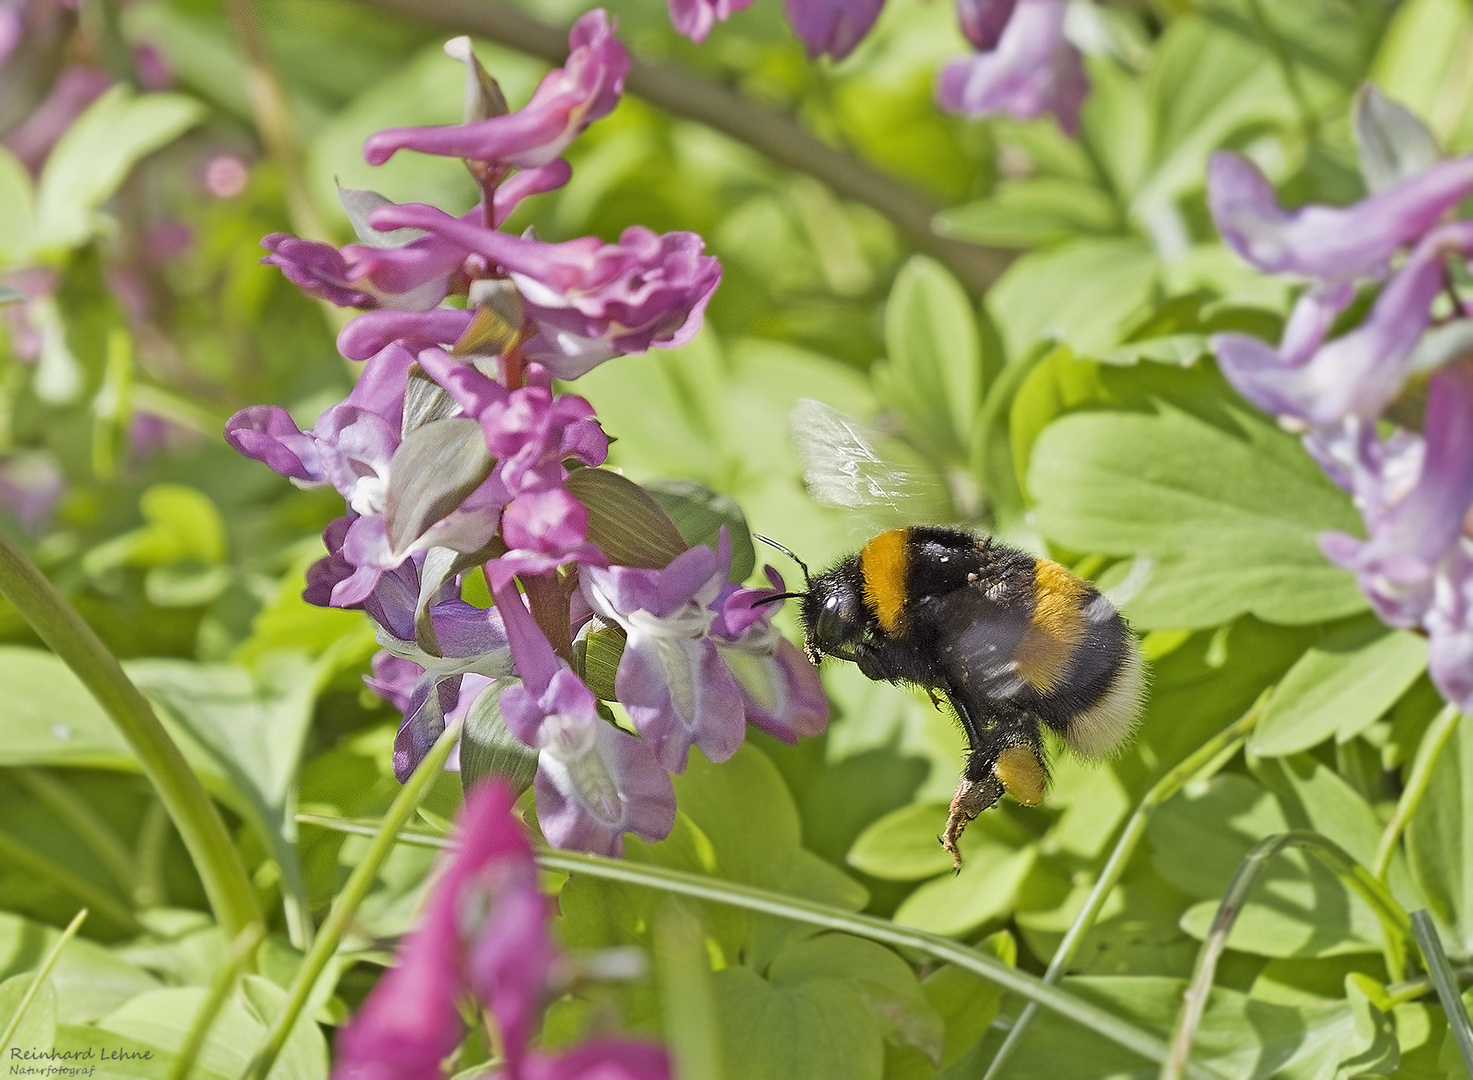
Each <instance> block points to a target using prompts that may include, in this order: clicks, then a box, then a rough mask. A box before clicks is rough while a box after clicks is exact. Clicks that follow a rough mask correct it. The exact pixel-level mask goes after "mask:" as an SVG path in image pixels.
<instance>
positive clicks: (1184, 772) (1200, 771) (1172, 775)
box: [983, 690, 1270, 1080]
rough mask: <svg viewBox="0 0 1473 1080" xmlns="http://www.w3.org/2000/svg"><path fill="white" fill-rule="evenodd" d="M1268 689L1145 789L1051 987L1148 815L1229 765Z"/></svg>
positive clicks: (1023, 1027)
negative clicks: (1191, 785)
mask: <svg viewBox="0 0 1473 1080" xmlns="http://www.w3.org/2000/svg"><path fill="white" fill-rule="evenodd" d="M1269 693H1270V691H1269V690H1265V691H1264V692H1263V693H1262V694H1260V695H1259V697H1258V700H1257V701H1255V702H1254V703H1253V705H1252V706H1251V707H1250V708H1249V709H1248V711H1247V712H1245V713H1244V714H1243V715H1242V716H1240V717H1238V719H1236V720H1234V721H1233V722H1232V723H1231V724H1229V725H1228V726H1227V727H1225V728H1223V729H1222V730H1221V731H1219V732H1218V733H1217V734H1216V735H1214V736H1213V737H1212V738H1210V739H1208V740H1207V741H1206V742H1205V743H1203V744H1202V745H1201V746H1200V747H1198V748H1197V750H1196V751H1194V752H1193V753H1192V754H1191V755H1190V756H1188V757H1187V758H1186V759H1185V760H1184V761H1182V762H1181V763H1180V764H1178V765H1177V766H1176V767H1175V768H1173V769H1171V770H1170V771H1169V772H1167V773H1166V775H1164V776H1163V777H1161V779H1159V780H1157V781H1156V783H1155V784H1153V785H1152V786H1151V790H1150V791H1148V792H1146V794H1145V796H1144V797H1143V798H1142V799H1141V801H1140V803H1139V804H1138V805H1137V806H1136V808H1135V813H1133V814H1132V815H1131V816H1130V820H1129V821H1127V822H1126V823H1125V828H1124V830H1123V831H1122V832H1121V833H1120V839H1119V840H1117V841H1115V848H1114V850H1113V851H1111V852H1110V858H1109V859H1107V860H1106V862H1105V866H1104V868H1103V869H1102V870H1101V871H1100V876H1099V878H1098V880H1096V881H1095V884H1094V888H1093V889H1091V890H1090V893H1089V896H1088V897H1087V898H1086V899H1085V901H1084V907H1082V908H1080V910H1079V914H1078V915H1076V916H1074V922H1073V923H1071V924H1070V926H1069V929H1068V931H1067V932H1066V933H1065V934H1064V940H1063V941H1061V942H1059V947H1058V948H1057V949H1056V950H1054V956H1053V959H1052V960H1050V961H1049V965H1048V970H1047V971H1045V972H1044V973H1043V981H1044V982H1046V983H1048V984H1049V985H1050V986H1054V985H1057V984H1058V982H1059V980H1060V979H1062V978H1063V977H1064V971H1065V970H1066V969H1067V968H1068V966H1069V964H1070V962H1071V961H1073V959H1074V955H1075V954H1076V953H1077V952H1078V951H1079V946H1080V945H1081V944H1083V942H1084V938H1085V935H1087V934H1088V933H1089V932H1090V930H1092V929H1093V928H1094V925H1095V920H1096V919H1098V918H1099V915H1100V912H1101V911H1102V910H1103V909H1104V906H1105V901H1106V900H1108V899H1109V897H1110V893H1111V892H1113V891H1114V889H1115V886H1116V885H1118V884H1120V879H1121V878H1122V877H1123V876H1124V875H1125V868H1126V867H1127V866H1128V865H1129V864H1130V860H1131V859H1132V858H1133V857H1134V855H1135V849H1136V848H1137V847H1138V846H1139V845H1140V842H1141V840H1142V838H1143V837H1144V836H1145V835H1146V825H1147V824H1148V823H1149V822H1150V820H1151V815H1152V814H1153V813H1154V812H1155V811H1156V808H1157V807H1158V806H1160V805H1162V804H1163V803H1165V802H1167V801H1168V800H1169V799H1171V798H1172V796H1174V795H1175V794H1176V793H1177V792H1178V791H1180V790H1181V789H1182V788H1183V787H1185V786H1186V785H1187V784H1189V783H1191V782H1192V781H1193V780H1199V779H1200V780H1205V779H1207V778H1208V777H1210V776H1212V775H1213V774H1215V773H1216V772H1217V770H1218V769H1220V768H1222V766H1223V765H1225V764H1226V763H1227V760H1228V758H1229V757H1230V756H1231V755H1232V754H1234V753H1236V752H1237V749H1238V747H1240V746H1241V745H1242V744H1243V741H1244V740H1245V739H1246V738H1247V737H1248V734H1249V732H1251V731H1252V730H1253V727H1254V725H1255V724H1257V723H1258V719H1259V717H1261V716H1262V715H1263V709H1264V706H1265V705H1266V704H1267V702H1268V698H1269ZM1038 1008H1039V1007H1038V1004H1037V1003H1036V1002H1032V1001H1030V1002H1029V1003H1028V1004H1027V1005H1026V1006H1024V1008H1023V1011H1022V1013H1020V1014H1019V1016H1018V1019H1017V1021H1016V1022H1015V1023H1014V1024H1013V1026H1012V1029H1011V1030H1010V1031H1009V1032H1008V1034H1007V1037H1006V1038H1004V1039H1003V1041H1002V1045H1001V1046H999V1047H998V1048H997V1053H996V1054H994V1055H993V1057H992V1063H991V1064H990V1065H988V1066H987V1072H986V1074H985V1075H984V1076H983V1080H995V1078H996V1077H997V1076H999V1075H1000V1074H1001V1072H1002V1069H1003V1066H1004V1065H1006V1064H1007V1062H1008V1059H1009V1058H1011V1057H1012V1056H1013V1052H1014V1051H1015V1050H1017V1048H1018V1044H1019V1043H1021V1042H1022V1041H1023V1036H1024V1035H1026V1034H1027V1033H1028V1029H1029V1028H1030V1027H1031V1026H1032V1025H1033V1021H1034V1019H1035V1018H1036V1017H1037V1016H1038Z"/></svg>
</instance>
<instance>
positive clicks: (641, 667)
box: [579, 532, 746, 773]
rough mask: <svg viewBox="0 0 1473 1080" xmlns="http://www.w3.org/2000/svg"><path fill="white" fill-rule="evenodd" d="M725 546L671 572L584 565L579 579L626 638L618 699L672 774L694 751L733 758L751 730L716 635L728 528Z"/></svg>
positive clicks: (674, 565)
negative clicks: (713, 630)
mask: <svg viewBox="0 0 1473 1080" xmlns="http://www.w3.org/2000/svg"><path fill="white" fill-rule="evenodd" d="M721 547H722V550H721V551H720V552H716V551H712V550H711V549H710V548H708V547H705V546H702V545H698V546H696V547H693V548H691V549H690V550H689V551H686V552H683V553H682V554H681V555H680V556H679V557H677V558H676V559H675V560H674V561H673V562H671V563H670V565H669V566H667V567H665V568H664V569H663V570H640V569H636V568H634V567H629V566H611V567H608V568H607V569H600V568H597V567H585V568H584V569H583V571H582V573H581V574H580V576H579V581H580V584H581V586H582V588H583V596H584V599H586V600H587V601H588V604H589V606H590V607H592V608H593V610H594V611H596V612H598V613H599V614H600V615H602V616H603V617H604V618H606V619H609V620H611V621H613V622H617V623H618V624H619V625H620V626H621V627H623V628H624V631H625V633H626V634H627V635H628V640H627V641H626V642H625V645H624V655H623V656H622V657H621V658H620V660H619V670H618V672H617V673H616V674H615V677H614V689H615V691H616V692H617V693H618V696H619V703H620V704H621V705H623V706H624V708H625V710H626V711H627V712H628V713H629V718H630V719H631V720H633V721H634V726H635V728H636V729H638V731H639V733H640V735H642V736H643V737H644V739H645V741H646V742H648V743H649V744H650V746H651V747H652V748H653V749H654V753H655V757H656V758H657V759H658V760H659V762H660V764H661V765H663V766H664V767H665V768H666V769H668V770H669V771H670V772H674V773H678V772H684V771H685V766H686V760H687V757H688V756H689V753H690V748H691V747H692V746H695V747H698V748H699V749H700V751H701V752H702V753H703V754H705V755H706V757H707V758H709V759H710V760H711V761H716V762H720V761H725V760H727V759H728V758H730V757H731V756H732V755H733V754H735V753H736V752H737V750H738V749H740V747H741V745H742V739H743V737H744V736H745V734H746V710H745V705H744V702H743V698H742V691H741V687H740V686H739V685H738V684H737V681H736V679H735V678H733V676H732V674H731V672H730V670H728V668H727V666H726V664H725V663H724V662H723V661H722V659H721V653H720V651H719V650H718V649H717V647H716V642H715V641H714V640H712V637H711V634H710V630H711V624H712V621H713V620H714V618H715V612H713V611H712V610H711V607H710V605H711V604H712V603H713V602H714V601H715V600H716V598H717V596H718V595H719V594H720V593H721V590H722V587H723V585H725V583H726V576H727V571H728V569H729V567H730V562H731V548H730V543H729V541H727V539H726V535H725V533H724V532H723V533H722V544H721Z"/></svg>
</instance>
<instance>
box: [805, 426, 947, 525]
mask: <svg viewBox="0 0 1473 1080" xmlns="http://www.w3.org/2000/svg"><path fill="white" fill-rule="evenodd" d="M788 424H789V427H790V429H791V431H792V437H793V450H794V452H795V453H796V455H797V457H798V463H799V464H800V465H801V466H802V467H803V483H804V484H805V485H806V486H807V488H808V493H809V494H810V495H812V496H813V498H814V500H815V501H816V502H820V503H823V504H824V505H826V506H835V507H838V508H840V509H845V510H856V511H859V512H860V513H862V514H864V515H865V517H866V518H868V519H869V520H870V521H871V522H873V523H874V524H876V525H879V526H886V525H902V524H911V525H913V524H917V523H919V522H932V523H940V522H946V521H951V520H953V519H954V517H955V511H954V510H953V508H952V505H951V498H950V495H949V494H948V492H947V490H946V483H945V480H944V479H943V478H942V476H941V473H940V472H939V471H938V470H937V469H936V468H935V467H934V466H932V465H930V464H929V463H928V462H926V461H925V460H924V459H923V458H922V457H921V456H920V455H919V454H917V453H916V452H915V451H914V450H912V449H911V448H910V447H908V446H906V445H905V443H903V442H901V441H900V440H899V439H896V438H893V437H891V436H889V435H886V434H884V433H883V432H881V431H879V430H877V429H875V428H873V427H871V426H870V425H868V424H865V423H863V422H861V421H859V420H856V419H855V418H854V417H852V416H849V415H847V414H845V413H842V412H840V411H839V410H838V409H835V408H834V407H833V406H831V405H825V404H824V403H823V402H821V401H814V400H813V399H812V398H800V399H799V400H798V403H797V404H796V405H794V406H793V411H792V412H791V413H789V414H788Z"/></svg>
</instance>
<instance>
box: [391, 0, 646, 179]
mask: <svg viewBox="0 0 1473 1080" xmlns="http://www.w3.org/2000/svg"><path fill="white" fill-rule="evenodd" d="M614 27H615V24H614V22H613V21H612V20H611V19H610V18H609V17H608V15H607V14H605V13H604V12H603V11H602V10H594V11H590V12H588V13H587V14H586V15H584V16H583V17H582V18H580V19H579V20H578V21H577V22H576V23H574V24H573V28H572V30H571V31H569V33H568V46H569V48H570V49H571V50H572V51H571V52H570V53H569V55H568V59H567V62H566V63H565V64H564V65H563V66H562V67H561V68H559V69H557V70H555V71H552V72H549V73H548V74H547V76H546V77H544V78H543V80H542V82H541V84H540V85H539V86H538V87H537V90H536V92H535V93H533V95H532V100H530V101H529V102H527V104H526V106H525V107H524V108H522V109H519V110H518V111H516V112H514V113H509V114H507V115H506V116H493V117H491V118H490V119H487V120H478V121H475V122H473V123H469V124H453V125H449V126H445V127H409V128H392V129H390V130H388V131H380V132H378V133H377V134H376V135H371V136H369V138H368V141H367V142H366V143H365V144H364V147H363V154H364V157H365V158H367V160H368V163H369V164H370V165H382V164H383V163H384V162H385V161H388V160H389V158H391V157H393V155H394V153H395V152H396V151H399V150H406V149H407V150H418V151H420V152H421V153H425V154H440V155H443V156H446V157H459V158H468V159H471V160H473V161H481V162H488V163H498V164H503V165H516V166H520V167H523V168H530V167H535V166H540V165H548V164H550V163H551V162H553V161H554V160H556V159H557V158H558V157H560V156H561V155H562V152H563V151H564V150H566V149H567V148H568V144H570V143H571V142H572V141H573V140H574V139H575V138H576V137H577V136H578V134H579V133H580V132H581V131H582V130H583V129H584V128H586V127H587V126H588V125H589V124H591V123H592V122H593V121H595V120H597V119H599V118H600V117H603V116H607V115H608V114H609V113H610V112H611V111H613V108H614V106H615V105H616V104H618V101H619V95H620V94H621V93H622V92H623V89H624V76H625V75H626V74H628V71H629V53H628V52H627V51H626V50H625V48H624V46H623V45H622V44H620V43H619V42H618V41H617V40H616V39H615V38H614Z"/></svg>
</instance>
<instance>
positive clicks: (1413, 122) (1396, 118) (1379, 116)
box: [1353, 83, 1442, 193]
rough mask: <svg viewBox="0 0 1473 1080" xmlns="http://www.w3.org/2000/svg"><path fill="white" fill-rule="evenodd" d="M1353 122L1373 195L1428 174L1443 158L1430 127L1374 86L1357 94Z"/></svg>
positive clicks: (1366, 87) (1363, 171)
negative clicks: (1428, 170)
mask: <svg viewBox="0 0 1473 1080" xmlns="http://www.w3.org/2000/svg"><path fill="white" fill-rule="evenodd" d="M1353 120H1354V128H1355V145H1356V149H1357V150H1359V151H1360V171H1361V176H1363V177H1364V178H1365V181H1366V187H1367V188H1369V189H1370V191H1371V192H1372V193H1375V192H1380V191H1384V190H1386V189H1387V188H1389V187H1391V186H1393V185H1394V184H1397V183H1399V182H1401V181H1402V180H1406V179H1409V178H1410V177H1413V176H1416V175H1417V174H1418V173H1421V172H1425V171H1426V170H1427V169H1430V168H1431V167H1432V166H1433V165H1435V164H1437V162H1438V161H1439V160H1440V159H1441V158H1442V150H1441V148H1440V147H1439V146H1438V145H1437V139H1436V137H1434V136H1433V134H1432V132H1431V131H1429V130H1427V125H1426V124H1424V123H1422V121H1421V120H1419V119H1418V118H1417V117H1416V116H1415V115H1413V114H1412V113H1411V111H1410V110H1408V109H1407V108H1406V107H1405V106H1403V105H1400V104H1398V103H1397V102H1395V101H1392V100H1391V99H1390V98H1388V97H1387V96H1386V95H1385V94H1383V93H1381V91H1380V90H1378V89H1376V86H1375V85H1374V84H1373V83H1367V84H1366V85H1365V86H1363V87H1361V90H1360V93H1358V94H1357V95H1356V97H1355V112H1354V116H1353Z"/></svg>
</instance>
